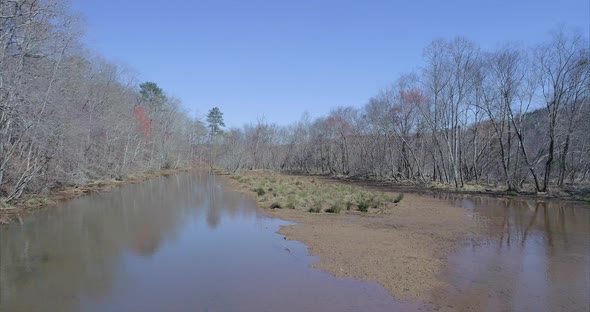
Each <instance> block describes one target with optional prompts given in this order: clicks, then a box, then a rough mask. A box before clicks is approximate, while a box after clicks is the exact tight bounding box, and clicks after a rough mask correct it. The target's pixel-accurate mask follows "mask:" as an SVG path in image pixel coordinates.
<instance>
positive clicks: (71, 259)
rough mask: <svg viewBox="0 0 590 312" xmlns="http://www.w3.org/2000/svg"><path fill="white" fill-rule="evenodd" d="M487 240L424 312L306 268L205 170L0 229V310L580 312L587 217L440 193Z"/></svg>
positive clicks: (303, 254) (589, 231)
mask: <svg viewBox="0 0 590 312" xmlns="http://www.w3.org/2000/svg"><path fill="white" fill-rule="evenodd" d="M441 200H443V201H451V202H453V203H455V204H456V205H459V206H461V207H464V208H465V209H468V210H469V211H470V216H471V218H474V219H475V221H476V222H477V223H478V224H479V226H481V227H482V230H483V232H484V233H485V235H484V239H483V240H482V239H481V238H477V239H476V238H474V239H473V240H470V241H468V242H466V243H465V245H464V247H462V248H460V249H459V250H457V252H455V253H453V254H452V255H451V256H450V258H449V263H450V265H449V267H448V269H447V270H446V271H445V272H443V273H441V277H440V278H441V279H443V280H445V281H447V284H448V286H447V287H444V288H441V289H436V290H434V291H433V292H432V295H431V297H432V298H431V300H430V301H429V302H427V303H407V302H406V303H402V302H399V301H396V300H394V299H393V298H392V297H391V296H390V295H389V294H388V292H387V291H386V290H385V289H383V287H381V286H379V285H377V284H374V283H367V282H361V281H354V280H349V279H337V278H335V277H333V276H331V275H330V274H327V273H324V272H321V271H318V270H315V269H311V268H309V264H310V263H311V262H313V261H316V260H317V259H316V258H314V257H312V256H309V255H308V252H307V248H306V247H305V245H303V244H301V243H299V242H297V241H289V240H284V239H283V237H282V236H281V235H279V234H276V233H275V231H276V230H278V229H279V227H280V226H281V225H287V224H289V223H288V222H285V221H282V220H278V219H273V218H269V217H266V216H264V215H261V214H259V213H258V212H257V209H256V204H255V202H254V200H253V199H251V198H249V197H247V196H245V195H242V194H240V193H237V192H232V191H230V190H228V188H227V187H226V186H225V184H224V182H223V180H222V179H221V178H219V177H216V176H214V175H210V174H208V173H187V174H178V175H173V176H168V177H160V178H156V179H152V180H149V181H146V182H144V183H141V184H135V185H125V186H122V187H118V188H116V189H114V190H113V191H111V192H107V193H100V194H92V195H89V196H84V197H80V198H78V199H75V200H71V201H68V202H66V203H64V204H62V205H60V206H59V207H57V208H51V209H46V210H43V211H38V212H36V213H34V214H32V215H30V216H28V217H27V218H25V220H24V222H23V224H14V225H11V226H4V227H0V312H9V311H10V312H13V311H14V312H19V311H60V312H61V311H63V312H68V311H122V312H127V311H148V312H149V311H257V312H258V311H287V312H288V311H328V312H329V311H413V310H417V309H423V310H430V309H439V310H450V311H454V310H461V311H470V310H471V311H588V310H589V309H590V304H589V299H588V294H589V293H590V209H589V208H588V207H584V206H581V205H575V204H565V203H563V204H560V203H543V202H535V201H516V200H505V199H494V198H480V197H464V196H460V197H457V196H454V197H444V198H441Z"/></svg>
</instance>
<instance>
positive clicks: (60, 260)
mask: <svg viewBox="0 0 590 312" xmlns="http://www.w3.org/2000/svg"><path fill="white" fill-rule="evenodd" d="M219 184H220V181H219V180H218V178H216V177H214V176H212V175H207V174H199V175H191V174H184V175H174V176H169V177H162V178H159V179H153V180H150V181H146V182H144V183H141V184H138V185H128V186H124V187H121V188H118V189H115V190H113V191H112V192H110V193H105V194H97V195H91V196H86V197H82V198H79V199H76V200H73V201H70V202H68V203H66V204H65V205H64V206H63V207H62V208H56V209H52V210H47V211H44V212H39V213H37V214H36V215H35V216H34V217H33V218H32V219H34V220H29V221H28V222H25V224H24V225H15V226H11V227H8V228H3V229H1V230H0V247H1V248H0V270H1V271H0V311H29V310H30V311H75V310H78V307H77V304H78V302H79V295H80V294H84V295H86V296H90V297H94V298H98V297H100V296H102V295H106V294H108V293H109V290H110V287H111V283H112V277H113V274H115V273H116V272H115V271H114V270H115V268H116V267H117V265H118V262H119V261H120V260H121V257H120V256H121V254H122V252H124V251H125V250H130V251H131V252H133V253H134V254H137V255H141V256H150V255H152V254H154V253H155V252H157V250H158V248H159V247H160V245H161V244H162V242H164V241H166V240H171V239H174V237H175V236H176V235H177V233H176V230H177V229H178V228H179V225H180V224H181V223H182V222H188V221H189V220H190V218H199V216H202V215H203V213H206V218H207V224H208V225H209V226H210V227H211V228H215V226H217V224H219V222H220V219H221V217H222V216H223V215H224V214H227V215H229V216H235V215H236V214H238V213H239V211H241V213H254V210H249V209H240V208H243V207H244V203H246V205H251V204H250V203H249V202H250V200H245V198H244V197H243V196H240V195H239V194H235V193H228V192H224V190H223V188H222V187H220V186H219Z"/></svg>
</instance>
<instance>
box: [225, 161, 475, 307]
mask: <svg viewBox="0 0 590 312" xmlns="http://www.w3.org/2000/svg"><path fill="white" fill-rule="evenodd" d="M228 177H229V178H230V179H229V181H230V183H231V184H232V185H233V186H234V187H235V188H236V189H238V190H241V191H242V192H245V193H249V194H251V195H253V196H255V197H256V199H257V202H258V205H259V207H260V208H262V209H263V211H264V212H265V213H267V214H269V215H271V216H273V217H278V218H281V219H285V220H289V221H294V222H297V224H296V225H291V226H286V227H283V228H281V230H280V231H279V233H280V234H283V235H285V239H294V240H298V241H301V242H303V243H304V244H306V245H307V246H308V247H309V252H310V253H311V254H313V255H316V256H318V257H319V258H320V260H319V261H318V262H316V263H314V264H313V267H315V268H318V269H321V270H324V271H327V272H330V273H331V274H333V275H335V276H337V277H347V278H354V279H359V280H368V281H374V282H377V283H379V284H381V285H383V286H384V287H385V288H386V289H387V290H389V292H390V293H391V294H392V295H393V296H394V297H395V298H398V299H418V300H427V297H428V294H429V292H430V291H431V290H433V289H435V288H440V287H444V286H445V285H444V283H445V282H444V281H442V280H441V279H439V275H440V273H441V272H442V271H443V270H444V269H445V266H446V263H447V261H446V258H447V255H448V254H449V253H450V252H452V251H454V250H455V248H456V247H459V246H461V245H462V244H463V242H464V241H465V239H466V238H467V237H468V236H469V234H470V233H477V229H476V227H475V223H474V222H472V221H471V220H470V218H469V213H468V211H467V210H465V209H461V208H459V207H456V206H453V205H451V204H449V203H446V202H444V201H440V200H436V199H434V198H428V197H424V196H418V195H415V194H411V193H398V192H389V191H385V190H376V189H373V188H366V187H362V186H359V185H351V184H347V183H342V182H339V181H336V180H329V179H326V178H321V177H307V176H293V175H284V174H278V173H274V172H267V171H253V172H242V173H240V174H234V175H228Z"/></svg>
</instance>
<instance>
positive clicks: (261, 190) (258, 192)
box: [254, 187, 266, 196]
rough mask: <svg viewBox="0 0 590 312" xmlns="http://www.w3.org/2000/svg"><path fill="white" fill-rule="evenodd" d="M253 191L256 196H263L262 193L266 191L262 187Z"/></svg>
mask: <svg viewBox="0 0 590 312" xmlns="http://www.w3.org/2000/svg"><path fill="white" fill-rule="evenodd" d="M254 191H255V192H256V194H257V195H258V196H264V194H266V191H265V190H264V189H263V188H261V187H259V188H257V189H255V190H254Z"/></svg>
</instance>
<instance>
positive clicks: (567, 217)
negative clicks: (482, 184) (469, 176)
mask: <svg viewBox="0 0 590 312" xmlns="http://www.w3.org/2000/svg"><path fill="white" fill-rule="evenodd" d="M434 197H436V198H439V199H443V200H448V201H452V202H454V203H455V204H457V205H460V206H462V207H465V208H467V209H469V210H471V211H473V212H474V213H476V214H477V216H476V218H475V219H476V220H478V222H479V223H480V225H481V226H484V227H486V230H488V231H489V232H490V233H492V234H495V237H496V239H497V241H498V245H499V246H500V247H501V246H503V245H506V246H510V244H511V241H513V240H516V241H518V242H519V243H520V244H521V245H524V244H525V243H526V241H527V239H529V238H530V236H531V234H532V235H534V236H536V237H542V238H543V240H544V241H545V243H546V244H547V245H548V246H550V247H551V246H554V245H555V243H556V242H555V240H556V239H558V240H559V244H560V245H564V244H565V245H567V244H568V237H569V236H570V234H571V233H580V232H584V233H589V232H590V209H588V208H587V207H583V206H582V205H581V204H576V203H571V202H562V201H542V200H524V199H511V198H494V197H484V196H469V195H456V194H437V195H434ZM480 220H483V221H480Z"/></svg>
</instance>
